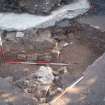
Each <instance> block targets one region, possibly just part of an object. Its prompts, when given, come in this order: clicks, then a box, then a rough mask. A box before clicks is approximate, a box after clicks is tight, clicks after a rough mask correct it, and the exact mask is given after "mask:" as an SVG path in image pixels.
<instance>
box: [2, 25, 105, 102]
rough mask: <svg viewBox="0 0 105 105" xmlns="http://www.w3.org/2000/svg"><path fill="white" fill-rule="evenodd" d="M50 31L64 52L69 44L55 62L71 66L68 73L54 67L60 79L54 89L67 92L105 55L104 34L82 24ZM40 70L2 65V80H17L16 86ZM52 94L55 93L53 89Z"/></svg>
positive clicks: (68, 67)
mask: <svg viewBox="0 0 105 105" xmlns="http://www.w3.org/2000/svg"><path fill="white" fill-rule="evenodd" d="M47 30H48V29H47ZM49 30H50V31H51V33H52V38H54V39H55V40H56V41H57V42H58V47H59V48H61V47H60V44H61V43H63V42H64V43H65V42H66V43H68V45H67V46H65V47H63V48H61V49H60V51H61V54H60V57H59V58H58V59H55V62H63V63H68V64H70V65H69V66H67V67H66V70H67V71H66V70H64V71H63V73H62V72H59V71H62V70H61V69H62V67H63V68H64V66H61V67H60V66H51V67H52V68H53V70H54V75H56V76H59V79H57V80H55V81H54V83H55V84H54V85H56V86H54V87H60V88H62V89H64V88H65V87H67V86H69V85H70V84H71V83H72V82H73V81H74V80H75V79H77V78H78V77H80V76H81V75H82V73H83V72H84V71H85V70H86V68H87V67H88V66H89V65H90V64H92V63H93V61H95V60H96V59H97V57H99V56H101V55H102V53H103V52H104V49H105V37H104V32H101V31H99V30H96V29H94V28H92V27H90V26H88V25H84V24H82V25H81V24H79V23H74V24H73V25H72V26H71V27H66V28H57V27H52V28H50V29H49ZM39 66H40V65H39ZM39 66H36V65H20V64H1V67H0V77H3V78H4V77H13V80H14V81H15V82H16V81H17V80H20V79H22V78H24V77H27V76H29V75H30V74H32V73H33V72H34V73H35V72H36V71H37V70H38V68H39ZM52 91H54V90H53V89H52ZM47 95H48V96H47V100H48V101H50V100H51V99H52V97H54V96H55V95H57V94H54V95H52V96H50V95H49V94H47Z"/></svg>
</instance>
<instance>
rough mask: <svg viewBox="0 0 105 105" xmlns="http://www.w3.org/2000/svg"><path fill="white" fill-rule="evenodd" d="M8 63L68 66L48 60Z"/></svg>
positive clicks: (10, 62) (13, 62)
mask: <svg viewBox="0 0 105 105" xmlns="http://www.w3.org/2000/svg"><path fill="white" fill-rule="evenodd" d="M6 63H9V64H29V65H47V64H49V65H58V66H68V65H69V64H65V63H50V62H18V61H9V62H6Z"/></svg>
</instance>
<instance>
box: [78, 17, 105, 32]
mask: <svg viewBox="0 0 105 105" xmlns="http://www.w3.org/2000/svg"><path fill="white" fill-rule="evenodd" d="M78 22H79V23H84V24H88V25H90V26H91V27H94V28H96V29H99V30H101V31H102V32H104V31H105V15H94V16H91V15H90V16H86V17H84V16H83V17H81V18H79V19H78Z"/></svg>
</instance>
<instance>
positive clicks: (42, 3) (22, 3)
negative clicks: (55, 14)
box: [0, 0, 73, 14]
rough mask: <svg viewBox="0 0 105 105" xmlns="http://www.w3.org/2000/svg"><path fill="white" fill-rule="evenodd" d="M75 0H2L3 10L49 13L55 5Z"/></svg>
mask: <svg viewBox="0 0 105 105" xmlns="http://www.w3.org/2000/svg"><path fill="white" fill-rule="evenodd" d="M71 1H73V0H0V11H1V12H17V13H22V12H28V13H32V14H49V13H50V12H51V11H52V10H53V9H54V8H55V7H58V6H60V5H61V4H62V3H63V4H66V3H69V2H71Z"/></svg>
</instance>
